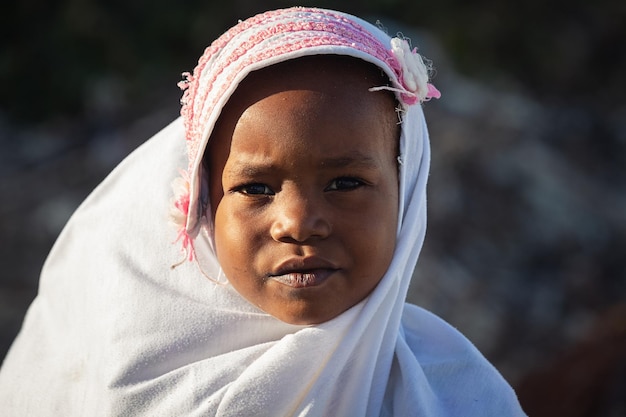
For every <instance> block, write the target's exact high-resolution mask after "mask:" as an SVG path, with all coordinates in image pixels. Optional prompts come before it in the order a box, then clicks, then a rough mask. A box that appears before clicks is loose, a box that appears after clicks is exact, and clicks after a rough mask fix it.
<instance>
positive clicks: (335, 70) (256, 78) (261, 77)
mask: <svg viewBox="0 0 626 417" xmlns="http://www.w3.org/2000/svg"><path fill="white" fill-rule="evenodd" d="M387 84H389V79H388V77H387V76H386V75H385V74H384V73H383V71H382V70H381V69H380V68H378V67H376V66H374V65H373V64H370V63H368V62H365V61H363V60H361V59H357V58H353V57H348V56H340V55H314V56H305V57H301V58H297V59H293V60H288V61H285V62H281V63H278V64H275V65H272V66H269V67H266V68H263V69H260V70H257V71H253V72H252V73H250V74H249V75H248V76H247V77H246V78H245V79H244V80H243V81H242V82H241V83H240V85H239V86H238V88H237V89H236V90H235V92H234V93H233V95H232V97H231V98H230V100H229V102H228V103H227V105H226V106H225V107H224V109H223V111H222V115H221V117H220V118H223V117H227V116H228V115H229V113H241V111H242V110H244V109H245V108H247V107H249V106H250V105H252V104H253V103H255V102H257V101H259V100H261V99H263V98H265V97H268V96H270V95H273V94H276V93H278V92H281V91H288V90H309V91H320V90H322V89H323V90H324V91H325V92H326V93H328V92H329V91H333V90H334V92H335V94H336V95H337V96H340V95H345V96H348V97H352V98H353V99H354V100H357V99H361V100H362V99H368V100H370V101H371V100H372V99H374V100H378V101H380V102H381V103H385V102H387V103H394V104H393V107H391V110H393V109H394V108H395V97H394V96H393V94H392V93H389V92H386V91H384V92H379V93H380V94H378V93H373V92H370V91H368V89H369V88H371V87H377V86H381V85H387Z"/></svg>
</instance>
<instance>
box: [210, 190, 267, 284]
mask: <svg viewBox="0 0 626 417" xmlns="http://www.w3.org/2000/svg"><path fill="white" fill-rule="evenodd" d="M260 240H261V234H260V229H259V222H255V221H250V217H249V216H244V215H241V214H238V212H237V211H236V210H234V209H233V208H232V207H229V205H228V202H227V199H223V200H222V202H221V203H220V205H219V206H218V207H217V210H216V212H215V251H216V254H217V258H218V261H219V262H220V265H221V266H222V268H223V269H224V271H225V272H226V273H227V276H228V275H229V274H228V272H231V273H233V272H239V273H240V272H248V271H249V270H250V268H251V267H254V264H253V263H254V259H255V255H256V253H257V252H258V250H259V247H260Z"/></svg>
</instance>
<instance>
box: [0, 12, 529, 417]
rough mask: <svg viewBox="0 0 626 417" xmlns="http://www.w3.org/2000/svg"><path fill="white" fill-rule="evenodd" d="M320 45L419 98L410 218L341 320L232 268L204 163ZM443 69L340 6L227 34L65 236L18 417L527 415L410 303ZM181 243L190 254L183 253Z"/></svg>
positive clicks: (13, 372) (0, 376)
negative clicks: (229, 273) (268, 74)
mask: <svg viewBox="0 0 626 417" xmlns="http://www.w3.org/2000/svg"><path fill="white" fill-rule="evenodd" d="M317 54H340V55H349V56H353V57H355V58H360V59H363V60H365V61H368V62H371V63H373V64H375V65H377V66H379V67H380V68H381V69H382V70H383V71H384V72H385V73H386V74H387V75H388V76H389V79H390V86H381V88H385V89H390V90H392V91H395V92H396V94H397V97H398V99H399V102H400V103H402V108H403V109H402V111H403V122H402V133H401V139H400V152H401V155H400V160H401V164H400V199H401V201H400V213H399V227H398V235H397V243H396V250H395V253H394V257H393V260H392V263H391V265H390V267H389V269H388V271H387V273H386V274H385V276H384V277H383V278H382V280H381V281H380V283H379V284H378V286H377V287H376V289H375V290H374V291H373V292H372V294H371V295H370V296H368V297H367V298H366V299H365V300H364V301H362V302H361V303H359V304H357V305H356V306H354V307H352V308H351V309H349V310H348V311H346V312H345V313H343V314H341V315H340V316H338V317H336V318H335V319H332V320H330V321H328V322H326V323H323V324H320V325H314V326H295V325H290V324H286V323H283V322H281V321H279V320H277V319H275V318H274V317H272V316H270V315H268V314H266V313H264V312H263V311H261V310H259V309H258V308H256V307H255V306H253V305H251V304H250V303H248V302H247V301H246V300H245V299H244V298H243V297H241V296H240V295H239V294H238V293H237V292H236V291H235V290H233V289H232V287H231V286H230V285H228V284H227V283H226V282H227V281H226V278H225V277H223V276H222V273H221V269H220V266H219V263H218V261H217V259H216V257H215V255H214V253H213V251H212V249H211V247H212V245H211V238H210V236H211V231H210V222H207V221H205V218H204V217H202V213H203V212H204V210H203V207H202V206H203V204H202V200H203V199H204V197H203V194H204V193H205V190H203V186H202V181H201V178H202V175H203V174H202V172H201V169H202V168H201V165H202V164H201V160H202V155H203V153H204V150H205V148H206V143H207V141H208V138H209V136H210V132H211V130H212V128H213V125H214V123H215V121H216V120H217V118H218V116H219V113H220V111H221V108H222V107H223V106H224V104H225V103H226V101H227V100H228V98H229V97H230V95H231V94H232V92H233V91H234V90H235V89H236V88H237V86H238V84H239V82H240V81H241V80H242V79H243V78H244V77H245V76H246V75H247V74H248V73H249V72H250V71H253V70H255V69H259V68H263V67H267V66H269V65H272V64H274V63H277V62H280V61H284V60H288V59H293V58H296V57H299V56H305V55H317ZM427 80H428V75H427V69H426V67H425V66H424V65H423V62H422V60H421V58H420V57H419V55H417V54H416V52H415V51H411V50H410V48H409V47H408V44H407V43H406V41H404V40H401V39H398V38H394V39H393V40H392V39H391V38H390V37H389V36H387V35H386V34H385V33H383V32H382V31H380V30H379V29H377V28H376V27H374V26H372V25H370V24H368V23H366V22H364V21H362V20H360V19H358V18H355V17H353V16H350V15H346V14H342V13H338V12H334V11H329V10H320V9H305V8H292V9H285V10H279V11H274V12H268V13H266V14H263V15H259V16H256V17H253V18H251V19H249V20H247V21H244V22H241V23H239V24H238V25H237V26H235V27H234V28H232V29H231V30H230V31H228V32H226V33H225V34H224V35H222V37H220V38H219V39H218V40H216V41H215V42H214V43H213V45H212V46H211V47H210V48H208V49H207V51H206V53H205V55H204V56H203V57H202V58H201V60H200V61H199V65H198V67H197V68H196V70H195V72H194V74H193V75H191V74H188V78H187V81H186V82H184V83H183V87H185V88H186V93H185V96H184V97H183V101H184V103H185V105H184V107H183V112H182V115H183V117H182V118H180V119H178V120H176V121H174V122H173V123H172V124H170V125H169V126H168V127H166V128H165V129H163V130H162V131H161V132H159V133H158V134H157V135H155V136H154V137H153V138H152V139H150V140H148V141H147V142H146V143H145V144H144V145H143V146H141V147H140V148H139V149H137V150H136V151H135V152H134V153H132V154H131V155H130V156H129V157H128V158H126V159H125V160H124V161H123V162H122V163H121V164H120V165H119V166H118V167H117V168H116V169H115V170H114V171H113V172H112V173H111V174H110V175H109V177H108V178H107V179H106V180H105V181H104V182H103V183H102V184H100V186H98V188H97V189H96V190H95V191H94V192H93V193H92V194H91V195H90V196H89V197H88V198H87V199H86V200H85V202H84V203H83V204H82V205H81V207H80V208H79V209H78V210H77V211H76V213H75V214H74V215H73V217H72V218H71V220H70V221H69V223H68V224H67V226H66V227H65V229H64V230H63V232H62V233H61V235H60V237H59V239H58V240H57V242H56V244H55V246H54V247H53V249H52V251H51V253H50V255H49V257H48V259H47V261H46V264H45V265H44V268H43V271H42V276H41V281H40V289H39V294H38V296H37V298H36V299H35V301H34V302H33V304H32V306H31V307H30V309H29V312H28V314H27V317H26V319H25V321H24V325H23V328H22V330H21V332H20V334H19V336H18V338H17V339H16V341H15V343H14V345H13V346H12V348H11V350H10V352H9V354H8V356H7V358H6V360H5V362H4V364H3V367H2V370H1V372H0V411H1V414H2V415H3V416H20V417H22V416H64V417H69V416H90V417H96V416H135V415H137V416H213V415H218V416H253V415H254V416H380V415H383V416H388V415H389V416H390V415H395V416H437V417H444V416H465V417H470V416H481V417H486V416H494V417H495V416H498V417H506V416H523V415H524V414H523V412H522V411H521V409H520V407H519V404H518V402H517V400H516V397H515V394H514V393H513V391H512V389H511V388H510V387H509V385H508V384H507V383H506V382H505V381H504V380H503V379H502V377H501V376H500V375H499V374H498V372H497V371H496V370H495V369H494V368H493V367H492V366H491V365H490V364H489V363H488V362H487V361H486V360H485V359H484V358H483V357H482V356H481V355H480V353H478V351H477V350H476V349H475V348H474V347H473V346H472V344H471V343H470V342H469V341H468V340H467V339H465V338H464V337H463V336H462V335H460V334H459V333H458V332H457V331H455V330H454V329H453V328H452V327H450V326H449V325H447V324H446V323H445V322H443V321H442V320H440V319H439V318H437V317H435V316H434V315H432V314H431V313H428V312H426V311H424V310H422V309H420V308H418V307H415V306H411V305H407V304H405V298H406V294H407V290H408V285H409V281H410V279H411V275H412V272H413V269H414V267H415V264H416V262H417V258H418V255H419V252H420V250H421V246H422V242H423V238H424V233H425V227H426V180H427V175H428V169H429V161H430V155H429V143H428V133H427V130H426V125H425V122H424V117H423V114H422V110H421V108H420V105H419V103H420V102H422V101H423V100H425V99H427V98H428V97H430V96H436V95H437V91H436V90H435V89H434V87H432V86H429V85H428V84H427ZM185 144H186V145H187V148H188V149H187V150H186V149H185ZM185 167H186V168H187V170H188V171H187V172H188V173H186V172H183V174H182V177H180V178H178V179H176V178H177V177H179V175H180V172H181V169H184V168H185ZM172 181H174V183H175V189H176V190H177V194H176V196H175V198H174V200H173V201H172V199H171V188H170V184H171V183H172ZM172 204H173V207H174V209H173V214H174V220H175V223H176V224H177V226H178V227H179V230H178V235H177V231H176V230H174V228H172V226H171V224H168V223H169V222H168V218H169V217H170V216H171V215H172ZM177 237H178V238H179V242H182V244H183V247H184V250H185V255H184V257H185V259H189V258H191V261H190V262H183V263H180V260H181V254H180V249H179V246H178V245H173V244H172V242H173V241H175V240H176V238H177ZM172 265H178V266H176V267H174V268H173V267H172ZM207 276H208V277H210V278H211V280H210V279H207ZM213 280H216V281H220V282H222V283H220V284H216V283H215V282H214V281H213Z"/></svg>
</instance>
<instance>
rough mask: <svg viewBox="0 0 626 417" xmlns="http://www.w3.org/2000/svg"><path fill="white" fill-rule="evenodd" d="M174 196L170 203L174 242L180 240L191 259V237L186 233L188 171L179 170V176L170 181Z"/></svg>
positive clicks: (192, 249) (192, 253) (188, 192)
mask: <svg viewBox="0 0 626 417" xmlns="http://www.w3.org/2000/svg"><path fill="white" fill-rule="evenodd" d="M172 190H173V191H174V197H173V198H172V204H171V205H170V207H171V208H170V220H171V222H172V223H173V224H174V225H175V226H176V228H177V230H178V235H177V236H176V240H175V241H176V242H178V241H179V240H180V241H182V248H183V251H184V253H185V255H186V257H187V258H188V259H189V260H190V261H191V260H193V257H194V248H193V239H192V238H191V237H190V236H189V234H188V233H187V229H186V226H187V218H188V217H189V195H190V187H189V173H188V172H187V171H184V170H180V177H176V178H175V179H174V181H172Z"/></svg>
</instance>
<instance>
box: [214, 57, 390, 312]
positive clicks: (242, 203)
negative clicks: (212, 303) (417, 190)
mask: <svg viewBox="0 0 626 417" xmlns="http://www.w3.org/2000/svg"><path fill="white" fill-rule="evenodd" d="M384 82H385V81H384V78H383V77H382V76H381V74H380V71H379V70H378V69H376V68H375V67H372V66H370V65H369V64H365V63H363V62H361V61H359V60H356V59H354V58H346V57H337V56H316V57H307V58H300V59H297V60H293V61H288V62H286V63H282V64H277V65H274V66H272V67H269V68H266V69H263V70H260V71H257V72H254V73H252V74H250V75H249V76H248V77H247V78H246V80H244V82H243V83H242V84H241V85H240V86H239V88H238V89H237V91H236V92H235V94H234V95H233V97H231V99H230V101H229V103H228V105H227V106H226V107H225V108H224V109H223V112H222V116H221V117H220V119H219V121H218V123H217V125H216V127H215V129H214V131H213V135H212V137H211V140H210V142H209V147H208V150H207V154H206V161H205V163H206V164H207V166H208V171H209V188H210V198H211V211H212V212H211V215H212V216H213V219H214V223H215V245H216V252H217V257H218V259H219V261H220V264H221V265H222V268H223V270H224V273H225V274H226V276H227V277H228V279H229V281H230V283H231V284H232V285H233V287H234V288H235V289H236V290H237V291H238V292H239V293H240V294H241V295H242V296H243V297H245V298H246V299H247V300H248V301H250V302H251V303H253V304H254V305H257V306H258V307H259V308H261V309H262V310H264V311H266V312H267V313H269V314H271V315H273V316H275V317H276V318H278V319H280V320H282V321H285V322H287V323H292V324H317V323H322V322H325V321H328V320H330V319H332V318H334V317H337V316H338V315H339V314H341V313H343V312H344V311H346V310H347V309H349V308H350V307H352V306H354V305H356V304H357V303H359V302H360V301H361V300H363V299H364V298H365V297H367V296H368V295H369V294H370V293H371V291H372V290H373V289H374V288H375V287H376V285H377V284H378V282H379V281H380V279H381V278H382V276H383V275H384V273H385V272H386V271H387V268H388V267H389V264H390V262H391V259H392V256H393V252H394V247H395V241H396V229H397V214H398V168H397V164H396V156H397V142H398V133H399V128H398V126H397V117H396V113H395V102H394V100H393V98H392V97H391V96H390V95H389V94H388V93H386V92H369V91H368V88H370V87H373V86H379V85H382V84H383V83H384ZM207 214H208V213H207Z"/></svg>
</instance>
